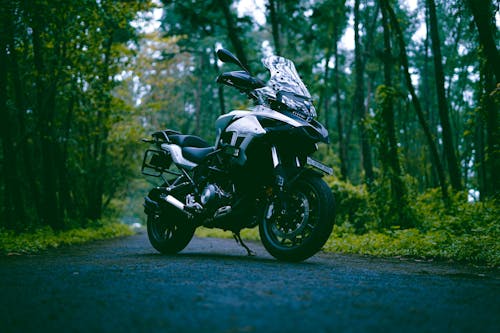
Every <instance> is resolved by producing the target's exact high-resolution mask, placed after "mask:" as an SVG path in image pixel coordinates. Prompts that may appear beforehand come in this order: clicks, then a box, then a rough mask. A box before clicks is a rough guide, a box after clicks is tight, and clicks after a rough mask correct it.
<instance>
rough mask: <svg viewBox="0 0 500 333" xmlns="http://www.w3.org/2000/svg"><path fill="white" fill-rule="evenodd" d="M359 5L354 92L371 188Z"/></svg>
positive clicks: (367, 182)
mask: <svg viewBox="0 0 500 333" xmlns="http://www.w3.org/2000/svg"><path fill="white" fill-rule="evenodd" d="M359 4H360V0H356V1H355V3H354V47H355V49H354V67H355V71H356V76H355V80H356V88H355V92H354V113H355V114H357V115H358V117H359V118H358V128H359V132H360V133H359V135H360V140H361V159H362V164H363V170H364V171H365V183H366V184H367V186H368V187H369V188H371V185H372V183H373V179H374V175H373V162H372V156H371V147H370V142H369V135H368V131H367V129H366V113H365V106H364V99H365V97H364V86H363V75H364V62H363V58H362V52H363V50H362V49H361V40H360V34H359V23H360V22H359V19H360V14H359Z"/></svg>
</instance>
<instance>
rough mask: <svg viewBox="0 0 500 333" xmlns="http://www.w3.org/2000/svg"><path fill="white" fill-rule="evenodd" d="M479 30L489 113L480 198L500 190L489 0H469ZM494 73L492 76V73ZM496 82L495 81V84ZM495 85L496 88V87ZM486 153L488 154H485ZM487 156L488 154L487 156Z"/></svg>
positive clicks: (497, 64)
mask: <svg viewBox="0 0 500 333" xmlns="http://www.w3.org/2000/svg"><path fill="white" fill-rule="evenodd" d="M467 3H468V5H469V8H470V10H471V12H472V15H473V16H474V22H475V24H476V27H477V30H478V32H479V44H480V45H481V52H480V53H481V54H482V55H483V57H484V58H485V59H486V63H485V64H484V65H483V66H485V67H486V68H485V70H484V72H485V75H484V79H485V85H484V88H485V89H484V93H483V96H482V101H481V104H482V109H483V113H484V114H485V116H486V144H487V146H486V147H485V153H484V154H482V156H483V158H484V159H483V160H482V161H481V163H484V164H485V165H484V178H485V181H484V185H485V186H484V189H483V191H482V193H481V198H483V197H490V196H495V195H499V193H500V125H499V120H498V112H499V109H500V96H499V95H500V91H499V90H500V55H499V53H498V50H497V48H496V44H495V31H496V29H495V26H494V23H493V22H494V20H493V14H492V4H491V1H490V0H467ZM491 73H493V75H494V76H495V77H494V78H493V75H492V74H491ZM495 82H496V84H495ZM495 86H496V88H495ZM485 155H486V156H485ZM486 157H487V158H486Z"/></svg>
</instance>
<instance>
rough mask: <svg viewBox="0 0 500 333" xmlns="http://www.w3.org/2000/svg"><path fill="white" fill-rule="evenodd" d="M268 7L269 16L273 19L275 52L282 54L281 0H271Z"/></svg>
mask: <svg viewBox="0 0 500 333" xmlns="http://www.w3.org/2000/svg"><path fill="white" fill-rule="evenodd" d="M267 8H268V10H269V18H270V19H271V29H272V33H273V42H274V52H275V53H276V55H278V56H280V55H281V40H280V25H279V19H278V12H279V1H277V0H269V2H268V4H267Z"/></svg>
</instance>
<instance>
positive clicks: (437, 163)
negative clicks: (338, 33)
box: [387, 5, 449, 204]
mask: <svg viewBox="0 0 500 333" xmlns="http://www.w3.org/2000/svg"><path fill="white" fill-rule="evenodd" d="M387 10H388V13H389V18H390V21H391V24H392V26H393V28H394V30H395V31H396V37H397V40H398V43H399V51H400V54H399V58H400V61H401V64H402V65H403V68H404V77H405V81H406V86H407V87H408V90H409V92H410V95H411V100H412V103H413V106H414V107H415V111H416V113H417V117H418V121H419V123H420V126H422V130H423V131H424V135H425V138H426V139H427V145H428V146H429V149H430V153H431V160H432V164H433V166H434V168H435V170H436V172H437V174H438V177H439V184H440V187H441V193H442V197H443V200H444V201H445V203H446V204H448V203H449V200H448V199H449V197H448V189H447V185H446V177H445V174H444V169H443V165H442V164H441V160H440V158H439V153H438V150H437V147H436V144H435V142H434V138H433V136H432V133H431V130H430V128H429V125H428V124H427V121H426V120H425V115H424V113H423V111H422V107H421V105H420V101H419V99H418V97H417V94H416V92H415V88H414V87H413V84H412V82H411V76H410V69H409V64H408V57H407V53H406V45H405V42H404V39H403V31H402V30H401V27H400V26H399V22H398V18H397V17H396V14H395V13H394V10H393V9H392V7H391V6H390V5H387Z"/></svg>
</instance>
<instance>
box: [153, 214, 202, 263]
mask: <svg viewBox="0 0 500 333" xmlns="http://www.w3.org/2000/svg"><path fill="white" fill-rule="evenodd" d="M195 229H196V227H195V226H194V224H193V221H190V220H189V219H188V217H187V216H185V215H184V214H183V213H182V212H180V211H178V210H177V209H176V208H175V207H164V208H163V209H162V210H161V213H160V214H159V215H157V214H154V213H151V214H149V215H148V220H147V230H148V238H149V242H150V243H151V245H152V246H153V247H154V248H155V249H156V250H158V251H159V252H161V253H163V254H175V253H178V252H180V251H182V250H183V249H184V248H185V247H186V246H187V245H188V244H189V242H190V241H191V239H192V238H193V234H194V231H195Z"/></svg>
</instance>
